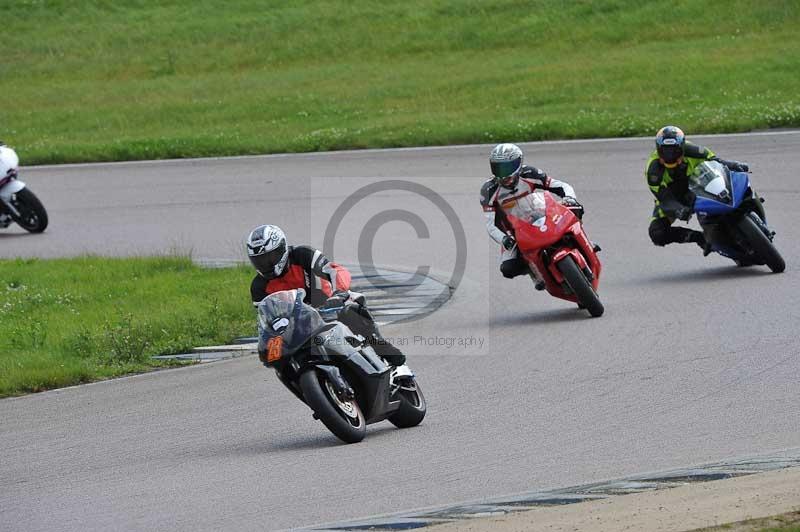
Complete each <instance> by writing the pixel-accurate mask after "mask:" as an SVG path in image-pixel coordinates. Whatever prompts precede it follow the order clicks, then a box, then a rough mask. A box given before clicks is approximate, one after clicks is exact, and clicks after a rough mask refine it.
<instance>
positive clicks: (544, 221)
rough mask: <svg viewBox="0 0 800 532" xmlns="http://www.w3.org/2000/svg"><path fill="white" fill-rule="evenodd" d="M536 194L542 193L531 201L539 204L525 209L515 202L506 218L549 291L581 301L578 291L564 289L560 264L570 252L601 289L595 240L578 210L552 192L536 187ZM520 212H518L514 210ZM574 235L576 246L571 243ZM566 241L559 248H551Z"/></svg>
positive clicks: (522, 250)
mask: <svg viewBox="0 0 800 532" xmlns="http://www.w3.org/2000/svg"><path fill="white" fill-rule="evenodd" d="M532 194H533V195H539V196H541V197H540V198H539V199H538V200H537V201H536V202H531V203H530V205H532V206H533V207H535V208H529V209H527V210H522V209H519V208H517V207H519V205H515V206H514V207H515V208H516V209H515V208H512V209H511V212H510V213H506V218H507V219H508V221H509V223H510V224H511V226H512V228H513V229H514V236H515V238H516V240H517V244H518V246H519V250H520V253H521V254H522V256H523V258H524V259H525V260H526V261H527V262H528V264H530V265H531V266H532V267H535V268H536V269H537V270H538V271H539V273H540V274H541V277H542V280H543V281H544V284H545V288H546V289H547V291H548V292H549V293H550V294H551V295H553V296H555V297H558V298H561V299H565V300H567V301H574V302H577V298H576V297H575V295H574V294H571V293H567V292H565V290H564V276H563V275H562V274H561V272H560V271H559V270H558V268H557V267H556V264H558V262H559V261H560V260H563V259H564V258H565V257H566V256H567V255H570V256H572V257H573V258H574V260H575V262H576V264H577V265H578V266H579V267H580V268H581V269H582V270H586V269H587V268H588V269H589V270H590V271H591V272H592V287H593V288H594V289H595V290H597V287H598V284H599V279H600V271H601V269H602V268H601V265H600V261H599V259H598V258H597V254H596V253H595V252H594V249H593V246H592V243H591V242H590V241H589V239H588V238H587V237H586V233H584V231H583V227H582V225H581V221H580V220H579V219H578V217H577V216H575V214H574V213H573V212H572V211H571V210H570V209H568V208H567V207H565V206H564V205H562V204H561V203H560V202H558V201H556V200H555V198H554V196H553V195H552V194H550V193H549V192H544V191H538V190H537V191H534V192H533V193H532ZM515 212H516V213H517V214H519V215H520V216H515V215H514V213H515ZM568 239H572V240H573V241H574V242H575V244H576V246H571V245H569V244H567V242H566V240H568ZM559 242H562V245H560V246H559V247H558V248H557V249H556V250H555V251H554V250H552V249H548V248H551V247H552V246H554V245H557V244H558V243H559Z"/></svg>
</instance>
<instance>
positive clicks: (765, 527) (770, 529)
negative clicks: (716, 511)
mask: <svg viewBox="0 0 800 532" xmlns="http://www.w3.org/2000/svg"><path fill="white" fill-rule="evenodd" d="M693 532H800V511H795V512H787V513H785V514H780V515H775V516H773V517H765V518H762V519H748V520H747V521H739V522H736V523H726V524H723V525H717V526H711V527H708V528H698V529H696V530H694V531H693Z"/></svg>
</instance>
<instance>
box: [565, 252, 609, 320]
mask: <svg viewBox="0 0 800 532" xmlns="http://www.w3.org/2000/svg"><path fill="white" fill-rule="evenodd" d="M556 267H557V268H558V271H560V272H561V273H562V274H563V275H564V279H565V280H566V281H567V284H568V285H569V287H570V288H571V289H572V293H574V294H575V297H577V298H578V302H579V303H580V304H581V305H583V306H584V307H585V308H586V310H588V311H589V314H591V315H592V317H593V318H597V317H599V316H602V315H603V312H604V311H605V309H604V308H603V304H602V303H601V302H600V298H599V297H597V294H596V293H595V291H594V288H592V285H591V283H589V279H587V278H586V276H585V275H583V272H582V271H581V270H580V268H578V265H577V264H575V259H573V258H572V257H570V256H567V257H564V258H563V259H562V260H560V261H559V262H558V264H556Z"/></svg>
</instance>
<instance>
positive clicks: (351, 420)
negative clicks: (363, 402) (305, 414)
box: [300, 369, 367, 443]
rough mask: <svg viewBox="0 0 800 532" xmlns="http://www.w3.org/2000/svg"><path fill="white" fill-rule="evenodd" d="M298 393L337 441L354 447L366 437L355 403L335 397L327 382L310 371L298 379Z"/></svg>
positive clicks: (324, 378)
mask: <svg viewBox="0 0 800 532" xmlns="http://www.w3.org/2000/svg"><path fill="white" fill-rule="evenodd" d="M300 389H301V390H302V391H303V397H304V398H305V400H306V403H307V404H308V406H310V407H311V409H312V410H313V411H314V413H315V414H316V415H317V417H318V418H319V419H320V421H322V423H323V424H324V425H325V426H326V427H328V430H330V431H331V432H332V433H333V434H334V435H335V436H336V437H337V438H339V439H340V440H342V441H343V442H345V443H357V442H360V441H361V440H363V439H364V436H365V435H366V433H367V423H366V420H365V419H364V414H363V413H361V409H360V408H359V407H358V403H356V401H355V399H350V400H345V399H343V398H341V397H338V395H337V394H336V391H335V388H334V386H333V384H332V383H331V382H330V381H328V378H327V377H326V376H325V375H323V374H321V373H318V372H317V371H316V370H314V369H310V370H308V371H306V372H305V373H303V374H302V375H300Z"/></svg>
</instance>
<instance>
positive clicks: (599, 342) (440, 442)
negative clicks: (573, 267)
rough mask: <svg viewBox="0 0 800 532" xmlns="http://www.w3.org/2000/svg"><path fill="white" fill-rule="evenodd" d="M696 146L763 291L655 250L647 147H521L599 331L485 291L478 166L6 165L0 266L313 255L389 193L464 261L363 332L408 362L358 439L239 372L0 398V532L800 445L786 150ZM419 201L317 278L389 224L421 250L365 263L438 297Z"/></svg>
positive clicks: (330, 514) (799, 366) (132, 521)
mask: <svg viewBox="0 0 800 532" xmlns="http://www.w3.org/2000/svg"><path fill="white" fill-rule="evenodd" d="M695 140H697V141H700V142H702V143H704V144H707V145H709V146H710V147H712V149H714V150H715V151H716V152H717V153H718V154H720V155H721V156H723V157H728V158H736V159H739V160H745V161H748V162H749V163H750V164H751V167H752V168H753V174H752V180H753V183H754V186H755V188H756V189H757V190H758V191H759V192H760V193H761V194H762V195H763V196H764V197H766V198H767V203H766V208H767V213H768V218H769V222H770V223H771V224H772V225H773V226H774V228H775V229H776V230H777V231H778V235H777V237H776V243H777V246H778V247H779V249H780V251H781V252H782V254H783V256H784V257H785V259H786V262H787V269H786V272H785V273H783V274H779V275H775V274H771V273H768V271H767V269H766V268H765V267H755V268H747V269H740V268H736V267H735V266H733V264H732V263H731V262H730V261H728V260H726V259H724V258H722V257H719V256H712V257H708V258H703V257H702V255H701V253H700V250H699V249H698V248H697V247H696V246H694V245H684V246H677V245H673V246H669V247H667V248H656V247H654V246H653V245H652V244H651V243H650V241H649V238H648V236H647V224H648V219H649V216H650V212H651V209H652V200H651V197H650V193H649V191H648V190H647V188H646V186H645V182H644V179H643V176H642V171H643V166H644V163H645V159H646V156H647V153H648V152H649V149H650V142H651V141H650V140H649V139H630V140H607V141H585V142H554V143H542V144H530V145H524V148H525V150H526V154H527V155H528V160H529V161H530V162H531V163H533V164H536V165H538V166H540V167H542V168H544V169H546V170H547V171H548V172H550V173H551V174H552V175H553V176H555V177H558V178H563V179H566V180H568V181H569V182H570V183H571V184H573V185H574V186H575V188H576V190H577V191H578V197H579V199H580V200H581V201H583V202H584V204H585V206H586V209H587V215H586V217H585V225H586V228H587V231H588V233H589V235H590V237H591V238H592V239H594V240H596V241H598V242H599V243H600V244H601V245H602V246H603V252H602V254H601V258H602V260H603V265H604V268H605V269H604V271H603V274H602V277H601V281H600V296H601V298H602V300H603V302H604V304H605V306H606V314H605V315H604V316H603V317H602V318H598V319H591V318H588V317H587V315H586V314H585V312H580V311H578V310H577V309H576V308H575V307H574V306H572V305H570V304H568V303H566V302H562V301H558V300H555V299H553V298H551V297H549V296H547V295H546V294H543V293H539V292H535V291H534V290H533V287H532V286H531V283H530V280H528V279H527V278H518V279H515V280H512V281H508V280H505V279H503V278H502V277H501V276H500V274H499V272H498V269H497V262H496V254H497V247H496V246H495V245H493V244H492V243H491V242H490V241H489V239H488V237H487V235H486V231H485V228H484V225H483V218H482V214H481V212H480V208H479V206H478V190H479V189H480V186H481V183H482V180H483V179H482V178H483V177H484V176H485V173H486V170H487V162H486V157H487V154H488V151H489V147H488V146H465V147H449V148H430V149H419V150H415V149H410V150H398V151H388V150H387V151H364V152H345V153H331V154H312V155H291V156H272V157H253V158H233V159H216V160H194V161H175V162H169V161H168V162H152V163H128V164H112V165H78V166H71V167H40V168H30V169H25V171H24V172H23V179H24V180H25V181H26V182H28V184H29V185H30V186H31V187H32V188H33V190H34V191H35V192H36V193H37V194H38V195H39V196H40V197H41V199H42V200H43V202H44V204H45V205H46V206H47V208H48V210H49V212H50V215H51V226H50V228H49V229H48V230H47V232H46V233H45V234H43V235H27V234H24V233H23V232H21V231H20V230H18V229H8V230H6V231H4V232H0V256H2V257H17V256H26V257H27V256H39V257H58V256H69V255H78V254H83V253H97V254H106V255H137V254H152V253H168V252H170V251H171V250H179V251H183V252H188V251H191V252H192V254H193V256H194V257H197V258H235V257H240V256H241V241H242V237H243V235H244V233H245V232H246V231H247V230H248V229H249V228H250V227H252V226H255V225H257V224H259V223H264V222H270V223H276V224H279V225H281V226H282V227H283V228H284V229H285V230H286V232H287V233H288V235H289V237H290V238H291V240H292V241H294V242H305V243H309V244H312V245H316V246H322V245H323V234H324V232H325V228H326V226H327V224H328V221H329V220H330V218H331V216H332V214H333V213H334V211H335V209H336V208H337V207H338V206H339V205H341V204H342V202H343V201H344V200H345V198H346V197H347V196H348V195H349V194H350V193H351V192H353V191H354V190H355V189H357V188H359V187H361V186H364V185H367V184H370V183H374V182H378V181H383V180H388V179H394V180H406V181H410V182H414V183H417V184H422V185H424V186H425V187H428V188H429V189H431V190H432V191H435V192H436V193H437V194H438V195H440V196H441V197H442V198H443V199H444V200H445V201H446V202H447V204H448V205H450V206H451V207H452V208H453V210H454V211H455V212H456V213H457V216H458V220H457V221H458V223H457V224H455V225H456V226H458V225H459V224H460V225H461V226H462V227H463V230H464V232H465V235H466V261H465V262H464V268H465V269H464V275H463V279H462V281H461V283H460V285H459V286H458V288H457V290H456V291H455V292H454V294H453V297H452V299H451V300H450V301H449V302H448V303H447V304H445V306H443V307H442V308H441V309H439V310H438V311H437V312H435V313H433V314H432V315H430V316H428V317H426V318H425V319H423V320H421V321H417V322H415V323H412V324H406V325H401V326H391V327H387V328H386V330H385V334H386V335H387V336H389V337H390V338H393V339H395V341H397V342H402V341H404V340H403V339H405V341H407V342H408V345H406V346H405V347H404V349H405V350H406V352H407V353H408V354H409V362H410V364H411V365H412V367H413V368H414V369H415V370H416V372H417V373H418V375H419V380H420V382H421V384H422V386H423V387H424V390H425V392H426V395H427V398H428V402H429V413H428V417H427V418H426V419H425V421H424V422H423V424H422V425H421V426H419V427H417V428H414V429H408V430H397V429H395V428H394V427H392V426H391V425H389V424H388V423H381V424H379V425H374V426H371V427H370V428H369V430H368V434H367V438H366V440H365V441H364V442H362V443H360V444H357V445H341V444H339V442H338V440H336V439H335V438H334V437H333V436H332V435H331V434H330V433H328V431H327V430H326V429H325V428H324V427H323V426H322V425H321V424H320V423H319V422H316V421H314V420H313V419H312V417H311V414H310V411H309V410H308V409H307V407H305V405H303V404H301V403H300V402H299V401H297V400H296V399H295V398H294V397H293V396H292V395H290V394H289V392H288V391H287V390H285V389H284V388H283V387H282V386H281V385H280V384H279V383H278V382H277V380H276V379H275V377H274V375H273V374H272V373H271V372H270V371H267V370H265V369H263V368H262V367H260V365H259V364H258V361H257V359H255V358H254V357H252V356H251V357H245V358H241V359H236V360H233V361H225V362H219V363H209V364H203V365H199V366H195V367H191V368H187V369H179V370H168V371H161V372H156V373H151V374H148V375H141V376H135V377H130V378H126V379H120V380H114V381H108V382H103V383H97V384H93V385H88V386H81V387H76V388H69V389H64V390H58V391H53V392H48V393H41V394H36V395H31V396H27V397H22V398H13V399H6V400H2V401H0V420H2V422H0V449H1V450H2V451H0V486H2V489H0V529H2V530H4V531H5V530H20V531H35V530H109V529H114V530H156V529H158V530H192V531H196V530H221V529H225V530H271V529H282V528H290V527H298V526H307V525H311V524H315V523H324V522H331V521H336V520H342V519H348V518H357V517H364V516H369V515H372V514H382V513H388V512H393V511H399V510H408V509H412V508H416V507H424V506H432V505H440V504H445V503H449V502H459V501H465V500H476V499H480V498H481V497H486V496H496V495H502V494H508V493H515V492H522V491H529V490H533V489H547V488H556V487H563V486H569V485H576V484H581V483H587V482H595V481H600V480H603V479H609V478H619V477H623V476H626V475H632V474H639V473H644V472H650V471H658V470H664V469H671V468H678V467H685V466H689V465H692V464H699V463H708V462H715V461H722V460H726V459H734V458H736V457H743V456H753V455H756V454H759V453H770V452H776V451H780V450H785V449H790V448H796V447H800V431H798V426H800V409H799V408H798V406H799V405H798V401H799V400H798V395H797V378H798V375H800V358H799V357H798V351H800V341H799V340H798V338H797V326H798V323H800V320H798V318H799V317H800V311H798V298H797V296H798V294H800V286H798V284H799V283H798V264H800V228H799V227H798V214H797V203H798V192H797V183H798V182H797V174H798V171H797V169H798V164H797V156H796V154H797V152H798V150H800V132H787V131H779V132H774V133H767V134H757V135H747V136H744V135H742V136H720V137H697V138H696V139H695ZM430 197H433V196H431V195H430V193H428V195H427V196H425V197H423V196H420V195H417V194H415V193H414V192H409V191H403V190H389V191H384V192H380V193H378V194H375V195H373V196H371V197H370V198H368V199H365V200H364V201H362V202H361V203H359V204H358V206H357V208H355V209H353V210H351V211H350V212H349V213H348V214H347V215H346V216H345V218H344V219H343V221H342V224H341V226H340V230H339V231H338V232H337V233H336V242H335V256H336V257H335V258H336V259H338V260H340V261H342V262H357V261H358V244H357V242H358V240H359V235H360V234H361V228H362V227H364V226H365V224H366V226H367V227H373V228H375V227H376V224H378V225H380V224H379V223H378V222H380V221H381V220H386V219H392V218H402V219H405V220H409V219H412V218H413V216H409V215H407V214H398V210H407V211H410V212H412V213H414V214H416V215H417V217H418V218H419V219H421V220H422V221H423V222H425V226H426V227H427V233H426V231H425V230H422V232H421V233H420V235H421V236H420V235H418V232H417V230H416V229H415V228H414V227H412V226H411V225H409V223H407V222H404V221H397V220H395V221H389V222H388V223H385V224H383V225H380V227H377V228H376V229H375V235H376V239H375V242H374V245H373V251H374V256H373V259H374V262H375V263H378V264H383V265H387V266H390V265H391V266H399V267H404V268H407V269H411V270H414V269H416V268H417V266H419V265H423V266H425V265H427V266H430V267H431V271H432V272H433V274H434V276H437V277H440V278H444V279H447V278H449V276H450V272H452V271H453V269H454V267H455V266H456V264H455V259H454V257H456V256H457V252H458V251H459V250H458V249H456V248H457V247H458V246H457V244H456V240H455V239H454V237H453V231H452V229H451V225H450V223H449V220H448V219H447V217H445V215H444V214H443V213H442V212H441V211H440V210H439V208H438V207H437V206H435V205H434V203H432V202H431V201H429V198H430ZM387 210H389V212H388V214H387V212H386V211H387ZM381 213H383V214H381ZM375 216H377V218H375V219H374V220H373V221H372V222H370V223H367V221H368V220H369V219H370V218H373V217H375ZM376 220H377V222H376ZM414 220H416V221H419V220H418V219H416V218H414ZM417 229H419V228H417ZM367 236H368V235H367ZM426 236H427V237H426ZM362 244H363V242H362ZM364 248H365V246H364V245H362V257H363V256H364V253H363V252H364ZM242 297H248V287H247V286H243V287H242ZM415 336H419V337H423V338H425V339H428V338H440V340H432V341H431V342H434V343H435V342H439V343H442V344H443V345H438V346H437V345H425V342H427V341H428V340H424V341H423V340H415V338H414V337H415ZM447 338H452V339H455V340H458V339H459V338H466V339H474V340H472V341H474V342H475V344H474V345H470V346H467V345H458V344H457V343H456V344H455V345H449V344H448V343H447V342H448V341H450V340H447ZM480 339H483V344H481V345H478V344H479V341H480Z"/></svg>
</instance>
